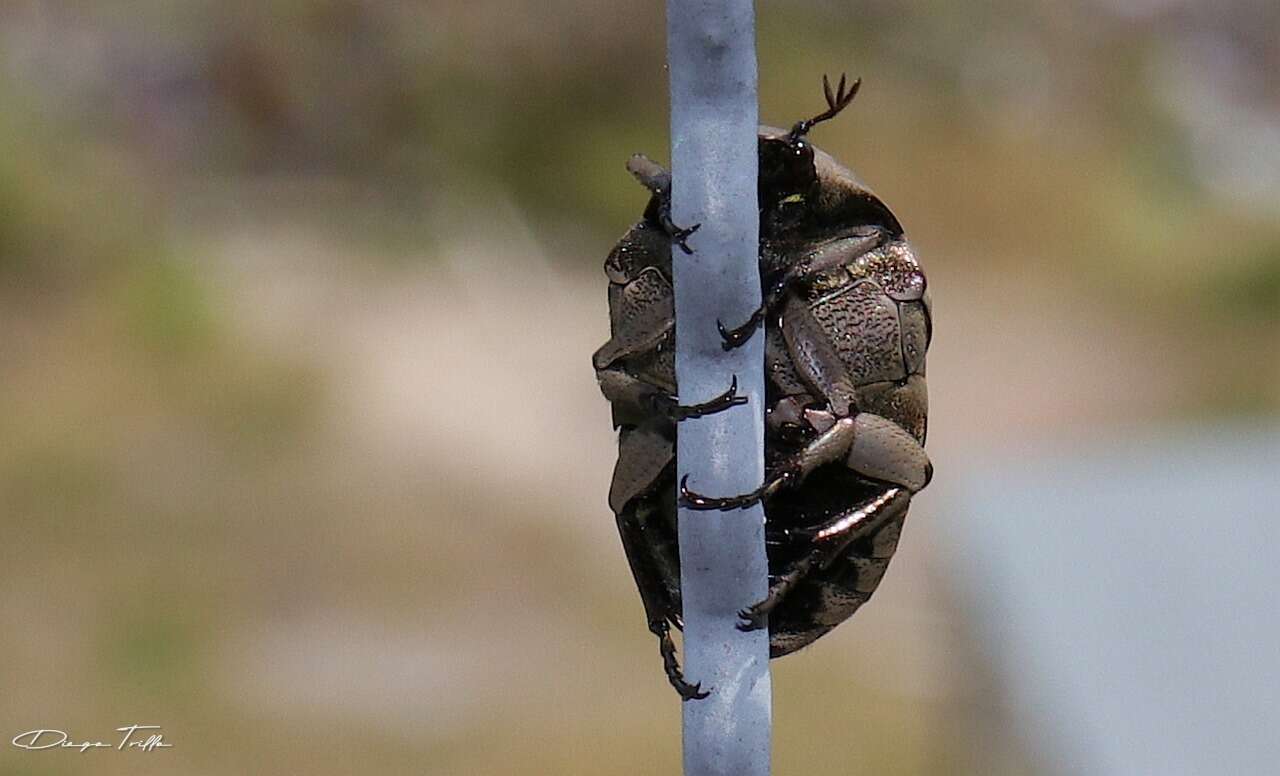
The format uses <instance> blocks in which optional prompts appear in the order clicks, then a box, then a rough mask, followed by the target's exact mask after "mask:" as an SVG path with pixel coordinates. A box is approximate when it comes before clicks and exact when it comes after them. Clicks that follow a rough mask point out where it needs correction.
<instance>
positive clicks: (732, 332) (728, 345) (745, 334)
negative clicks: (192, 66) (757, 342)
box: [716, 306, 764, 350]
mask: <svg viewBox="0 0 1280 776" xmlns="http://www.w3.org/2000/svg"><path fill="white" fill-rule="evenodd" d="M763 320H764V307H763V306H761V307H760V309H758V310H756V311H755V312H753V313H752V314H751V317H750V318H748V319H747V322H746V323H744V324H742V325H741V326H738V327H735V328H732V329H728V328H725V325H724V323H722V322H721V321H720V320H719V319H716V328H717V329H719V330H720V339H722V340H724V341H723V342H721V343H720V347H722V348H724V349H725V350H733V349H734V348H740V347H742V346H743V345H745V344H747V341H748V340H750V339H751V335H753V334H755V333H756V328H757V327H758V326H759V325H760V322H761V321H763Z"/></svg>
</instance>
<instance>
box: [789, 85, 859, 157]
mask: <svg viewBox="0 0 1280 776" xmlns="http://www.w3.org/2000/svg"><path fill="white" fill-rule="evenodd" d="M860 86H862V79H861V78H855V79H854V80H853V83H852V84H850V85H849V90H848V91H847V92H846V91H845V74H844V73H841V74H840V85H839V86H837V87H836V91H835V93H834V94H832V93H831V81H829V80H827V76H826V73H823V75H822V93H823V95H824V96H825V97H826V98H827V109H826V110H825V111H823V112H822V113H819V114H818V115H816V116H814V117H813V118H811V119H805V120H804V121H797V122H796V123H795V126H793V127H792V128H791V134H790V135H789V139H790V140H791V142H793V143H794V142H795V141H797V140H799V139H800V138H802V137H804V136H805V135H807V134H809V130H811V129H813V127H814V125H815V124H819V123H821V122H823V121H826V120H828V119H833V118H835V117H836V116H838V115H839V114H840V111H842V110H844V109H845V108H846V107H848V105H849V103H851V102H853V98H854V95H856V94H857V93H858V87H860Z"/></svg>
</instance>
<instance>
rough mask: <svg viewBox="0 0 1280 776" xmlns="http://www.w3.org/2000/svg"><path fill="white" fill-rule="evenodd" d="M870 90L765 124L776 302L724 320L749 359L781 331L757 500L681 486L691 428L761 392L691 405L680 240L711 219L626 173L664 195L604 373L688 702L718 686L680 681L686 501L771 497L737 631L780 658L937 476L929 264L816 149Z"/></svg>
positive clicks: (652, 615) (635, 528)
mask: <svg viewBox="0 0 1280 776" xmlns="http://www.w3.org/2000/svg"><path fill="white" fill-rule="evenodd" d="M859 84H860V81H855V82H853V84H852V85H851V86H850V87H849V88H848V89H846V84H845V79H844V77H841V79H840V84H839V86H838V87H837V88H836V89H835V90H834V92H833V90H832V89H831V85H830V83H829V82H828V81H827V79H826V77H825V76H824V77H823V88H824V91H825V95H826V99H827V110H826V111H824V112H822V113H820V114H818V115H817V116H814V117H813V118H811V119H806V120H804V121H800V122H797V123H796V124H795V125H794V126H793V127H792V128H791V129H790V130H780V129H775V128H772V127H761V129H760V132H759V164H760V173H759V206H760V275H761V283H762V291H763V304H762V305H761V307H760V309H759V310H758V311H757V312H756V313H755V314H754V315H752V316H751V318H750V319H749V320H747V321H746V322H745V323H743V324H742V325H740V326H737V327H735V328H728V327H725V326H723V325H722V326H721V328H720V333H721V336H722V338H723V341H724V346H725V347H726V348H732V347H736V346H738V345H741V344H742V343H743V342H745V341H746V340H748V339H749V338H750V337H751V336H752V335H753V334H754V333H755V331H756V330H757V329H758V328H759V327H760V326H761V325H762V324H763V326H764V335H765V338H766V339H765V401H766V423H765V471H766V474H765V479H764V483H763V485H761V487H760V488H759V489H757V490H756V491H754V492H752V493H747V494H742V495H736V496H729V497H711V496H706V495H701V494H698V493H695V492H693V491H691V490H690V489H689V488H688V486H687V483H686V482H680V483H679V484H678V485H677V483H676V481H675V434H676V426H677V424H678V423H679V421H680V420H682V419H685V418H689V417H698V416H701V415H705V414H708V413H711V412H719V411H722V410H725V409H728V408H729V407H732V406H735V405H737V404H741V403H743V402H745V401H746V399H745V397H741V396H738V395H737V393H736V388H737V384H736V381H735V382H734V383H733V384H732V385H731V386H730V387H729V390H728V391H726V392H725V393H724V394H722V395H721V396H718V397H716V398H714V399H712V400H711V401H708V402H706V403H704V404H699V405H695V406H681V405H680V404H679V403H678V402H677V400H676V398H675V397H676V395H677V390H676V378H675V309H674V295H673V292H672V273H671V262H672V246H673V245H674V246H677V247H679V248H681V249H682V250H683V252H684V253H690V252H691V250H690V248H689V247H688V245H687V243H686V241H687V239H688V237H689V236H690V235H691V234H693V232H694V231H695V230H696V229H697V226H696V225H694V226H692V227H690V228H680V227H678V226H677V225H676V224H674V223H673V222H672V220H671V200H670V196H671V176H670V173H668V172H667V171H666V170H664V169H663V168H662V167H661V166H659V165H658V164H656V163H654V162H652V161H650V160H649V159H647V158H645V157H643V156H635V157H633V158H632V159H631V161H630V162H629V163H628V165H627V167H628V169H629V170H630V171H631V172H632V174H633V175H635V176H636V178H637V179H639V180H640V182H641V183H642V184H644V185H645V187H646V188H648V189H649V191H650V192H651V196H650V199H649V203H648V206H647V208H646V209H645V213H644V217H643V218H642V219H641V220H640V221H639V222H638V223H636V224H635V225H634V226H633V227H631V229H630V230H629V231H628V232H627V233H626V234H625V235H624V236H623V237H622V239H621V240H620V241H619V242H618V244H617V245H616V246H615V247H614V249H613V250H612V252H610V254H609V257H608V258H607V259H606V260H605V274H606V275H607V276H608V278H609V312H610V320H611V334H612V336H611V338H610V339H609V341H608V342H606V343H605V344H604V345H603V346H602V347H601V348H600V349H599V350H597V351H596V353H595V355H594V357H593V365H594V367H595V369H596V375H597V378H598V380H599V383H600V388H601V390H602V392H603V393H604V395H605V397H606V398H607V399H608V400H609V401H610V402H611V404H612V407H613V424H614V427H615V428H617V429H619V442H618V448H619V449H618V463H617V467H616V468H615V470H614V475H613V484H612V487H611V488H610V492H609V506H610V507H611V508H612V510H613V512H614V514H615V515H616V517H617V522H618V530H619V533H620V534H621V536H622V543H623V547H624V549H625V551H626V554H627V560H628V561H629V563H630V565H631V570H632V573H633V575H634V576H635V580H636V585H637V586H638V587H639V589H640V595H641V598H642V599H643V602H644V607H645V614H646V617H647V619H648V624H649V629H650V631H652V632H653V633H654V634H655V635H656V636H657V637H658V640H659V645H660V650H661V654H662V659H663V664H664V667H665V669H666V673H667V677H668V679H669V680H670V682H671V684H672V685H673V686H674V687H675V688H676V690H677V691H678V692H679V693H680V695H681V696H682V697H683V698H685V699H686V700H687V699H689V698H695V697H701V693H700V692H699V688H698V687H697V686H696V685H691V684H689V683H687V682H686V681H685V680H684V678H683V676H682V675H681V672H680V667H679V663H678V662H677V659H676V654H675V645H674V642H673V641H672V639H671V634H670V628H671V626H672V625H674V626H676V627H677V628H679V627H681V604H680V560H679V558H680V555H679V546H678V542H677V538H676V537H677V531H676V503H677V498H678V499H680V501H681V502H682V503H683V504H684V505H685V506H687V507H688V508H691V509H722V510H723V509H735V508H739V507H743V506H747V505H750V504H754V503H757V502H763V503H764V508H765V518H766V519H765V540H766V547H767V552H768V558H769V592H768V595H767V596H766V598H765V599H764V600H762V601H760V602H758V603H756V604H754V605H753V606H751V607H750V608H748V609H746V610H744V611H743V612H742V613H741V614H742V617H743V621H742V623H741V624H740V627H743V628H746V629H751V628H760V627H764V626H765V625H766V624H767V625H768V627H769V645H770V655H771V657H779V656H781V655H786V654H789V653H791V652H793V651H795V650H797V649H799V648H801V647H803V646H805V645H807V644H809V643H811V642H813V641H814V640H815V639H817V638H818V637H820V636H822V635H823V634H825V633H827V632H828V631H830V630H831V629H832V628H834V627H835V626H836V625H838V624H839V623H841V622H843V621H844V620H845V619H847V618H848V617H849V616H851V615H852V614H853V613H854V612H855V611H856V610H857V609H858V607H860V606H861V605H862V604H863V603H864V602H865V601H866V600H867V599H868V598H869V597H870V596H871V594H872V593H873V592H874V591H875V589H876V587H877V586H878V585H879V583H880V579H881V577H882V576H883V575H884V572H885V568H886V566H887V565H888V562H889V559H890V557H892V555H893V553H894V550H895V549H896V547H897V543H898V536H899V533H900V532H901V530H902V525H903V522H904V520H905V518H906V514H907V507H908V505H909V504H910V501H911V497H912V495H914V494H915V493H917V492H918V491H919V490H920V489H922V488H923V487H925V486H926V485H927V484H928V483H929V480H930V478H931V477H932V473H933V469H932V465H931V464H930V463H929V459H928V457H927V456H926V455H925V452H924V447H923V445H924V440H925V428H926V418H927V413H928V399H927V392H926V387H925V352H926V350H927V349H928V346H929V342H930V339H931V335H932V321H931V315H930V303H929V295H928V293H927V288H926V282H925V276H924V273H923V272H922V271H921V269H920V265H919V263H918V262H917V260H916V257H915V254H914V253H913V252H912V249H911V247H910V245H908V243H907V241H906V239H905V237H904V236H903V230H902V226H901V225H900V224H899V223H898V220H897V218H895V217H894V215H893V213H892V212H890V210H889V209H888V207H886V206H885V205H884V203H883V202H881V201H880V199H879V198H877V197H876V196H875V195H874V194H873V193H871V191H869V190H868V189H867V188H866V187H864V186H863V185H862V184H861V183H859V182H858V181H857V180H856V179H855V178H854V176H853V174H852V173H850V172H849V171H848V170H847V169H845V168H844V167H843V166H841V165H840V164H839V163H837V162H836V161H835V160H834V159H832V158H831V157H830V156H828V155H827V154H826V153H824V152H822V151H821V150H819V149H817V148H815V147H814V146H812V145H811V144H810V143H809V142H808V139H807V136H808V134H809V131H810V130H811V129H812V128H813V127H814V126H815V125H816V124H818V123H820V122H823V121H827V120H828V119H831V118H834V117H835V116H836V115H837V114H839V113H840V111H842V110H843V109H844V108H845V107H846V106H847V105H848V104H849V103H850V102H851V101H852V99H853V97H854V95H855V94H856V93H857V90H858V86H859Z"/></svg>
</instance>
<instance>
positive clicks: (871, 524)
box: [738, 487, 911, 631]
mask: <svg viewBox="0 0 1280 776" xmlns="http://www.w3.org/2000/svg"><path fill="white" fill-rule="evenodd" d="M910 503H911V493H910V491H908V490H906V489H905V488H899V487H893V488H888V489H886V490H885V491H884V492H883V493H881V494H880V495H879V496H876V497H875V498H873V499H871V500H869V501H866V502H863V503H862V504H859V505H858V506H856V507H854V508H853V509H850V510H847V511H845V512H841V513H840V514H838V515H836V516H835V517H834V518H832V519H831V520H829V521H827V522H826V523H824V524H822V525H820V526H818V527H817V528H812V529H808V530H806V531H804V532H803V535H805V536H807V537H808V538H809V539H810V540H811V541H813V543H814V547H813V549H811V550H810V551H809V552H808V553H806V554H805V555H804V557H802V558H800V559H799V560H797V561H795V562H794V563H792V564H791V565H790V566H789V567H788V568H787V569H786V570H785V571H783V572H782V573H781V574H778V575H777V576H776V577H775V578H774V581H773V583H772V584H770V585H769V593H768V595H766V596H765V597H764V599H763V600H761V601H759V602H757V603H755V604H752V605H751V606H749V607H747V608H746V609H743V610H742V611H740V612H738V616H739V617H741V618H742V622H740V623H738V629H739V630H744V631H750V630H757V629H759V628H763V627H765V625H767V624H768V622H769V613H770V612H772V611H773V610H774V609H777V608H778V606H779V605H780V604H781V603H782V602H783V600H784V599H785V598H786V597H787V595H788V594H789V593H790V592H791V591H792V590H794V589H795V587H796V586H797V585H799V584H800V582H802V581H803V580H804V579H805V578H806V577H807V576H808V575H809V573H810V572H811V571H813V570H814V569H815V568H821V567H822V566H825V565H826V564H827V563H830V562H831V559H832V558H834V557H836V556H837V555H839V554H840V552H841V551H843V550H844V548H845V547H847V546H849V543H850V542H853V541H856V540H858V539H860V538H862V537H863V536H866V535H868V534H870V533H872V532H873V531H875V530H877V529H878V528H879V527H880V526H882V525H884V524H885V521H887V520H890V519H892V518H893V517H895V516H897V515H899V514H902V513H903V512H905V511H906V509H907V507H908V506H909V505H910ZM786 533H788V534H789V535H796V534H795V532H792V531H787V532H786Z"/></svg>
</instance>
